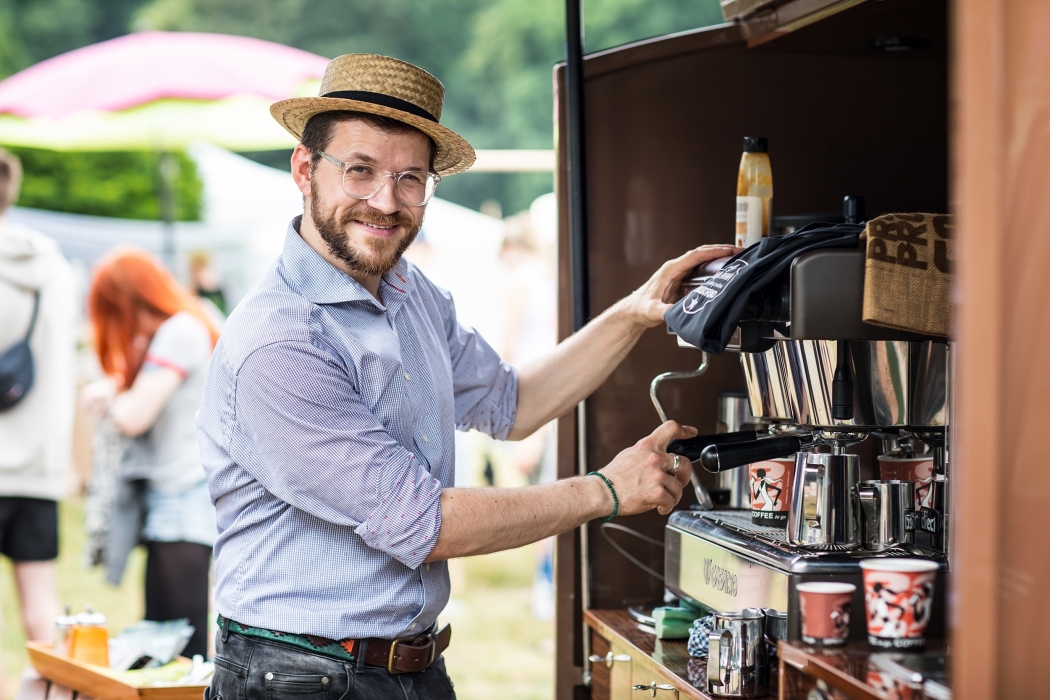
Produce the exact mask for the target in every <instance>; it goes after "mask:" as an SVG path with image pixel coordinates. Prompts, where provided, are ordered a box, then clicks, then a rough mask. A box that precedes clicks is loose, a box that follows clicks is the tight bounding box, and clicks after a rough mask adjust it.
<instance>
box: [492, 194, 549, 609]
mask: <svg viewBox="0 0 1050 700" xmlns="http://www.w3.org/2000/svg"><path fill="white" fill-rule="evenodd" d="M505 225H506V233H505V235H504V238H503V247H502V248H501V250H500V262H501V263H502V264H503V266H504V267H505V268H506V282H507V289H506V293H505V299H506V303H507V311H506V314H507V318H506V325H505V327H504V337H503V347H502V349H501V352H500V356H501V357H502V358H503V359H504V360H505V361H506V362H508V363H510V364H511V365H514V366H515V367H521V366H523V365H525V364H528V363H530V362H533V361H534V360H537V359H539V358H541V357H543V356H544V355H545V354H547V353H548V352H550V351H551V350H553V349H554V346H556V345H557V344H558V308H557V281H556V280H555V277H554V248H553V246H552V245H549V244H547V245H544V243H543V242H541V241H540V240H539V237H538V236H537V233H536V229H535V227H534V226H533V225H532V217H531V215H530V212H529V211H523V212H519V213H518V214H515V215H513V216H509V217H507V219H506V220H505ZM503 446H504V447H506V448H508V449H509V451H510V456H511V461H512V462H513V464H514V466H515V467H516V468H517V469H518V470H519V471H520V472H521V473H522V474H523V475H524V476H525V477H526V479H527V480H528V483H529V484H549V483H550V482H552V481H555V480H556V479H557V478H558V467H557V453H556V449H555V448H556V446H555V440H554V423H548V424H547V425H545V426H543V427H542V428H540V429H539V430H537V431H536V432H535V433H533V434H532V435H530V436H528V437H527V438H525V439H524V440H520V441H518V442H513V443H503ZM536 554H537V557H536V571H535V573H534V574H533V577H532V615H533V617H535V618H536V619H538V620H551V619H553V618H554V541H553V540H552V539H551V538H547V539H545V540H542V541H541V542H539V543H537V553H536Z"/></svg>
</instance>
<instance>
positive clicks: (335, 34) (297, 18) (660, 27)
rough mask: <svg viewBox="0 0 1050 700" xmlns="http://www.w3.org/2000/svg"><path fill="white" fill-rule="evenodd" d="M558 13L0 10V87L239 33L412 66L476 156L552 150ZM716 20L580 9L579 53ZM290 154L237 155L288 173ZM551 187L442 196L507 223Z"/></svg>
mask: <svg viewBox="0 0 1050 700" xmlns="http://www.w3.org/2000/svg"><path fill="white" fill-rule="evenodd" d="M564 13H565V6H564V0H528V1H527V2H526V1H523V0H429V1H426V2H421V1H420V0H353V1H352V2H347V0H310V1H309V2H308V1H307V0H0V77H3V76H4V75H7V74H10V73H12V72H14V71H16V70H20V69H21V68H23V67H25V66H28V65H31V64H32V63H35V62H37V61H40V60H42V59H44V58H48V57H50V56H54V55H56V54H58V53H62V52H64V51H68V50H70V49H73V48H77V47H79V46H84V45H86V44H90V43H93V42H96V41H101V40H104V39H108V38H112V37H115V36H119V35H121V34H124V33H126V32H128V31H134V30H143V29H163V30H174V31H207V32H220V33H225V34H240V35H245V36H254V37H258V38H261V39H268V40H270V41H276V42H279V43H282V44H287V45H289V46H295V47H297V48H301V49H304V50H307V51H313V52H314V53H318V54H321V55H322V56H327V57H334V56H337V55H339V54H343V53H350V52H372V53H382V54H387V55H391V56H396V57H398V58H401V59H404V60H406V61H410V62H412V63H415V64H417V65H419V66H421V67H423V68H425V69H427V70H429V71H430V72H432V73H434V74H435V75H436V76H438V77H439V78H440V79H441V80H442V82H443V83H444V84H445V88H446V102H445V112H444V114H443V115H442V122H443V123H445V124H447V125H448V126H449V127H450V128H452V129H455V130H456V131H458V132H459V133H461V134H462V135H463V136H464V137H465V138H466V139H467V140H468V141H470V143H471V144H473V145H474V146H475V148H553V109H554V105H553V98H552V89H551V88H552V68H553V66H554V64H555V63H557V62H558V61H560V60H562V58H563V57H564ZM719 21H721V12H720V10H719V5H718V0H587V2H586V7H585V26H586V34H587V42H586V44H587V46H586V48H587V51H588V52H593V51H598V50H602V49H606V48H610V47H612V46H617V45H620V44H624V43H628V42H632V41H638V40H641V39H645V38H648V37H652V36H658V35H661V34H666V33H669V32H675V31H682V30H686V29H692V28H696V27H702V26H706V25H710V24H714V23H716V22H719ZM288 154H289V152H287V151H285V152H268V153H253V154H246V155H249V156H250V157H252V158H254V159H256V160H259V161H261V162H264V163H266V164H268V165H274V166H276V167H284V168H287V167H288V166H287V162H288ZM85 155H87V154H85ZM93 157H94V156H88V160H90V159H91V158H93ZM99 157H102V156H99ZM29 177H35V175H33V174H32V173H30V175H29ZM140 184H141V183H140ZM129 186H130V184H129ZM553 186H554V184H553V177H552V176H551V175H549V174H498V173H473V174H471V173H468V174H466V175H464V176H462V177H454V178H448V179H447V180H445V181H444V182H443V183H442V185H441V192H440V196H442V197H444V198H446V199H450V200H452V201H454V202H457V203H459V204H463V205H466V206H469V207H471V208H474V209H476V208H478V206H479V205H480V204H481V202H482V201H484V200H487V199H494V200H496V201H498V202H499V203H500V204H501V205H502V209H503V211H504V212H508V213H509V212H515V211H519V210H521V209H523V208H525V207H527V206H528V205H529V203H530V202H531V201H532V200H533V199H534V198H535V197H537V196H538V195H540V194H543V193H544V192H550V191H551V190H552V189H553ZM25 203H26V204H28V203H27V202H25ZM48 208H54V207H48ZM190 208H191V209H192V207H190ZM198 209H199V207H198Z"/></svg>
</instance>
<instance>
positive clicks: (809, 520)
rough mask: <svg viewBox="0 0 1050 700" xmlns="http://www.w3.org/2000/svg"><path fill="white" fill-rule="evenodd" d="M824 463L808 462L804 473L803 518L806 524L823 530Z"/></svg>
mask: <svg viewBox="0 0 1050 700" xmlns="http://www.w3.org/2000/svg"><path fill="white" fill-rule="evenodd" d="M823 481H824V465H823V464H810V463H809V462H806V467H805V470H804V471H803V474H802V518H803V520H805V521H806V526H807V527H809V528H811V529H814V530H820V531H821V532H823V527H822V525H821V514H822V513H823V512H824V489H823V484H822V482H823Z"/></svg>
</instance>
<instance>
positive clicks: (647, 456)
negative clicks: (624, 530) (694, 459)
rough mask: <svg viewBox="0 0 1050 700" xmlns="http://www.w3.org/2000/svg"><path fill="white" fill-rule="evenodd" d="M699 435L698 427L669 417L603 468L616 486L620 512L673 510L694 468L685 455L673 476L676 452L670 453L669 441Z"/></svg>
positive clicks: (663, 511)
mask: <svg viewBox="0 0 1050 700" xmlns="http://www.w3.org/2000/svg"><path fill="white" fill-rule="evenodd" d="M696 434H697V430H696V428H692V427H690V426H680V425H678V423H676V422H674V421H673V420H669V421H667V422H666V423H664V424H663V425H661V426H660V427H659V428H657V429H656V430H654V431H653V432H652V434H650V435H649V436H648V437H644V438H642V439H641V440H639V441H638V442H636V443H635V444H634V446H633V447H628V448H627V449H626V450H624V451H623V452H621V453H620V454H618V455H616V458H615V459H613V461H612V462H610V463H609V465H608V466H606V467H605V468H604V469H601V470H600V471H601V473H602V474H604V475H605V476H606V477H607V478H608V479H609V481H611V482H612V483H613V488H615V489H616V496H617V498H619V499H620V510H619V513H618V515H635V514H637V513H644V512H646V511H649V510H652V509H653V508H656V509H657V511H658V512H659V513H660V515H667V514H668V513H670V512H671V510H672V509H673V508H674V507H675V506H676V505H677V504H678V501H679V500H680V499H681V498H682V489H684V488H685V485H686V484H688V483H689V474H690V472H691V470H692V467H691V465H690V463H689V460H688V459H686V458H684V457H682V458H680V459H679V461H678V473H677V474H675V475H672V473H671V472H672V471H673V470H674V455H671V454H668V452H667V444H668V443H669V442H671V440H684V439H686V438H691V437H694V436H695V435H696ZM603 486H604V484H603ZM606 490H607V491H608V489H606ZM612 508H613V502H612V494H609V512H610V513H611V512H612Z"/></svg>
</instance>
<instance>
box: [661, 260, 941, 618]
mask: <svg viewBox="0 0 1050 700" xmlns="http://www.w3.org/2000/svg"><path fill="white" fill-rule="evenodd" d="M713 273H714V270H712V269H708V270H707V271H706V274H713ZM863 289H864V251H863V249H856V250H853V249H851V250H845V249H828V250H819V251H813V252H810V253H806V254H804V255H801V256H799V257H798V258H797V259H796V260H795V261H794V262H793V264H792V266H791V267H790V270H789V272H788V273H787V274H785V275H784V277H783V278H782V279H780V280H778V281H777V282H775V283H774V284H771V285H769V286H767V287H766V288H765V289H763V290H760V291H759V292H755V293H752V295H751V296H750V297H749V302H748V307H747V311H746V312H745V315H744V317H743V318H742V319H741V321H740V324H739V328H738V331H737V335H736V336H735V337H734V342H733V343H732V344H731V346H730V349H731V350H734V351H739V352H740V361H741V366H742V368H743V372H744V376H745V379H746V382H747V393H748V399H749V403H750V408H751V413H752V414H753V416H754V417H755V419H757V420H761V421H762V422H763V423H764V424H765V425H766V426H768V430H767V434H766V435H762V434H756V433H755V432H754V431H742V432H740V433H732V432H730V433H725V434H721V435H712V436H699V437H697V438H694V439H693V440H687V441H680V442H678V443H672V446H670V447H669V450H672V451H675V452H677V453H679V454H682V455H684V456H687V457H689V458H690V459H692V460H693V461H694V462H695V464H694V470H696V469H697V468H698V467H699V466H702V467H703V468H705V469H707V470H709V471H714V472H719V473H724V472H726V471H728V470H731V469H745V470H746V469H747V468H748V467H747V465H748V464H751V463H755V462H760V461H765V460H771V459H777V458H785V457H790V456H792V455H794V460H795V476H794V486H796V488H794V489H793V493H792V495H791V500H790V506H789V512H788V522H787V527H786V528H784V527H771V526H765V525H756V524H753V522H752V517H751V516H752V512H751V510H749V509H733V508H728V509H717V508H716V509H703V510H700V509H693V510H688V511H678V512H675V513H673V514H672V516H671V518H670V520H669V522H668V525H667V531H666V538H665V576H666V581H667V586H668V588H670V589H671V590H672V591H674V592H675V593H676V594H678V595H681V596H684V597H688V598H690V599H693V600H695V601H697V602H700V603H702V604H704V605H706V606H708V607H710V608H712V609H714V610H718V611H732V610H742V609H744V608H751V607H757V608H775V609H777V610H782V611H787V613H788V631H787V636H788V639H799V638H800V636H801V630H800V620H799V606H798V594H797V592H796V586H797V585H798V584H799V583H802V582H805V581H845V582H850V583H854V584H856V586H857V592H856V593H855V595H854V601H853V610H854V611H855V614H856V615H858V616H859V621H860V624H853V625H852V626H851V638H857V639H863V638H864V636H865V629H864V624H863V616H864V613H863V610H864V601H863V586H862V585H861V583H862V582H861V570H860V566H859V563H860V561H861V560H862V559H868V558H871V557H895V556H902V557H903V556H907V557H916V556H918V557H923V558H928V559H931V560H933V561H936V562H938V563H940V564H941V570H940V573H939V574H938V581H937V590H938V591H942V592H943V591H945V590H946V589H945V577H946V573H947V564H948V559H947V553H948V545H949V537H950V532H949V530H948V507H949V498H948V485H949V483H950V481H949V460H948V454H949V449H948V448H949V405H950V391H949V390H950V376H951V372H950V366H951V346H950V344H949V343H948V342H947V341H946V339H940V338H930V337H924V336H917V335H914V334H911V333H906V332H902V331H896V330H893V329H888V328H881V327H878V326H874V325H870V324H866V323H863V322H862V320H861V319H862V313H861V312H862V301H863ZM680 342H681V341H680ZM654 384H655V382H654ZM655 394H656V391H655V386H654V390H653V395H654V400H655ZM865 439H867V440H877V441H880V442H879V444H887V445H890V444H892V445H898V444H900V443H901V442H904V443H908V442H910V443H911V444H912V445H914V446H918V447H919V448H921V449H929V450H930V452H932V458H933V465H934V466H933V469H932V472H933V473H932V475H931V476H930V477H929V479H927V480H926V481H925V482H924V483H923V484H922V485H921V486H920V488H921V489H922V493H923V497H922V500H921V507H919V504H918V502H917V501H912V498H913V489H914V486H913V484H911V483H910V482H909V483H902V482H896V484H897V485H896V486H894V483H893V482H885V481H883V482H880V484H869V483H865V482H862V481H861V480H860V475H859V471H860V457H858V456H857V455H856V454H849V453H848V452H847V450H848V448H849V447H850V446H851V445H855V444H858V443H860V442H862V441H864V440H865ZM877 478H878V477H877V476H876V479H877ZM699 488H700V487H699V486H698V490H699ZM698 496H699V494H698ZM894 499H895V500H894ZM698 500H699V499H698ZM701 502H702V501H701ZM944 597H945V596H944V595H943V593H942V594H941V595H939V596H938V597H937V599H936V601H935V608H934V610H933V615H932V618H931V620H930V625H929V627H928V631H929V634H930V636H933V637H937V636H941V635H942V634H943V631H944V602H943V601H944Z"/></svg>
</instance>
